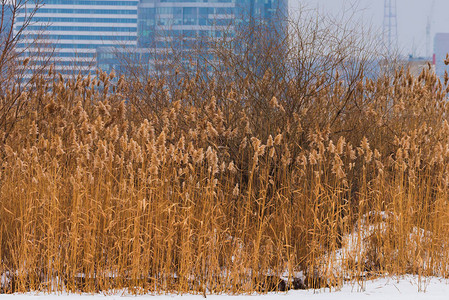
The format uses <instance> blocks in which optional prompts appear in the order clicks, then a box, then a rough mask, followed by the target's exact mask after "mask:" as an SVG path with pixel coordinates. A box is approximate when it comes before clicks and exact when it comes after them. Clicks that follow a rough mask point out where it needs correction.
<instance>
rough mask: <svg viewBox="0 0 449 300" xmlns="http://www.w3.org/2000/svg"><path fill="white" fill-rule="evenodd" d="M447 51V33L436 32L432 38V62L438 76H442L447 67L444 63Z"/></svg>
mask: <svg viewBox="0 0 449 300" xmlns="http://www.w3.org/2000/svg"><path fill="white" fill-rule="evenodd" d="M448 53H449V33H437V34H436V35H435V39H434V63H435V71H436V74H437V76H438V77H440V78H443V77H444V72H445V71H448V72H449V68H448V66H446V65H445V64H444V60H445V59H446V55H447V54H448Z"/></svg>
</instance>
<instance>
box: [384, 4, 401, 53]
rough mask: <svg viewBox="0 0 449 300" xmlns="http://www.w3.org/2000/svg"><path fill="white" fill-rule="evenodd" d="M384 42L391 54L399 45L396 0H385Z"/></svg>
mask: <svg viewBox="0 0 449 300" xmlns="http://www.w3.org/2000/svg"><path fill="white" fill-rule="evenodd" d="M384 1H385V2H384V23H383V37H382V38H383V42H384V45H385V48H386V49H387V51H388V54H389V55H391V54H392V53H393V51H395V50H397V47H398V17H397V10H396V0H384Z"/></svg>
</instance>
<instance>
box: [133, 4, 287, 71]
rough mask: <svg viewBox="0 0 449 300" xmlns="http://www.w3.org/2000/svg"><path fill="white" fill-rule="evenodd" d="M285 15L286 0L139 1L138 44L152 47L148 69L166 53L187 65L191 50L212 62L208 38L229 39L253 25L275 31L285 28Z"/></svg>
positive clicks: (277, 32)
mask: <svg viewBox="0 0 449 300" xmlns="http://www.w3.org/2000/svg"><path fill="white" fill-rule="evenodd" d="M287 16H288V3H287V0H141V1H140V2H139V7H138V47H139V48H147V49H148V48H150V49H153V51H152V52H153V53H154V54H155V57H154V59H153V62H152V61H150V65H153V66H152V67H151V66H150V69H157V66H156V64H157V63H158V62H159V61H164V62H166V61H167V56H168V57H169V56H170V55H172V56H173V58H175V59H178V60H179V59H181V60H182V61H183V62H184V64H185V65H188V64H190V63H191V61H190V62H189V60H191V59H192V56H191V55H190V54H189V53H190V52H191V50H192V49H196V50H197V51H198V49H199V50H200V51H201V52H202V54H201V56H202V57H207V58H208V61H213V60H214V57H213V56H212V57H211V55H210V54H209V53H207V51H208V50H207V47H208V46H207V44H208V41H211V40H214V39H215V40H217V39H222V38H224V37H228V38H232V37H234V36H235V35H236V34H238V31H239V30H241V29H242V28H250V27H254V25H257V26H260V25H263V26H266V28H268V29H269V30H273V31H276V34H279V33H282V32H285V31H283V30H285V29H286V28H287V23H286V20H287ZM259 28H260V27H259ZM273 36H276V35H274V34H273ZM279 38H280V39H281V38H282V37H279ZM170 53H171V54H170ZM168 60H170V58H168ZM198 63H200V64H201V62H198V61H197V63H196V64H198Z"/></svg>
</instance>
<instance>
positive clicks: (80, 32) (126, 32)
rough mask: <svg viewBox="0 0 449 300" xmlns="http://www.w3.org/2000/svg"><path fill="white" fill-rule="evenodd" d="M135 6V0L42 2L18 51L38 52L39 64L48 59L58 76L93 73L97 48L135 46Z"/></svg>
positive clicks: (19, 23)
mask: <svg viewBox="0 0 449 300" xmlns="http://www.w3.org/2000/svg"><path fill="white" fill-rule="evenodd" d="M137 4H138V0H88V1H87V0H43V1H42V6H41V7H40V8H39V9H38V10H37V13H36V14H35V16H34V17H33V21H32V23H30V24H29V26H28V27H27V28H26V30H25V31H24V32H23V38H22V40H21V42H20V43H19V44H18V51H24V55H25V56H26V55H30V56H34V57H35V56H36V54H37V53H39V56H40V58H39V59H40V60H41V61H45V60H46V59H48V57H49V56H51V59H50V61H51V62H54V65H55V71H56V72H59V73H61V74H66V75H71V74H77V73H78V72H81V73H82V74H87V73H89V72H90V73H93V72H94V71H95V69H96V49H97V48H98V47H104V46H108V47H112V46H113V47H125V48H126V47H135V46H136V45H137ZM30 9H34V7H33V8H30ZM27 13H29V12H27V9H26V8H25V9H24V10H22V11H21V12H20V13H19V14H18V16H17V22H16V24H15V30H17V29H18V28H20V26H22V23H23V21H24V20H25V18H26V16H27ZM36 37H38V42H36V40H35V39H36ZM39 59H37V60H39ZM34 63H37V64H39V62H38V61H37V62H34Z"/></svg>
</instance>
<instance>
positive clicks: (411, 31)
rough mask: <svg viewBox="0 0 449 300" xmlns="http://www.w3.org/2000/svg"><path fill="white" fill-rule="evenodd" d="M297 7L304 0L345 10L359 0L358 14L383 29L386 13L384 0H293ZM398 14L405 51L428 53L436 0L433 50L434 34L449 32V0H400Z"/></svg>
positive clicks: (312, 5)
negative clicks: (428, 27) (428, 30)
mask: <svg viewBox="0 0 449 300" xmlns="http://www.w3.org/2000/svg"><path fill="white" fill-rule="evenodd" d="M289 1H290V2H289V4H290V8H291V9H292V10H293V11H294V10H295V9H297V8H298V7H299V6H300V5H301V4H303V5H306V6H307V7H310V8H316V7H318V9H319V10H320V11H321V12H323V11H324V12H325V13H329V14H335V13H341V12H342V8H343V7H346V8H348V7H350V6H351V3H357V5H356V7H357V14H359V15H360V17H361V18H363V20H364V21H365V22H367V23H369V24H371V25H372V26H373V27H374V28H378V29H379V32H381V28H382V24H383V15H384V0H289ZM396 1H397V15H398V17H397V18H398V40H399V48H400V50H401V53H402V54H403V55H408V54H415V55H416V56H424V55H425V54H426V24H427V17H428V16H429V15H430V14H431V10H432V9H431V7H432V2H433V1H434V2H435V6H434V9H433V13H432V33H431V48H430V49H431V52H432V53H433V37H434V36H435V33H437V32H449V0H396Z"/></svg>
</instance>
